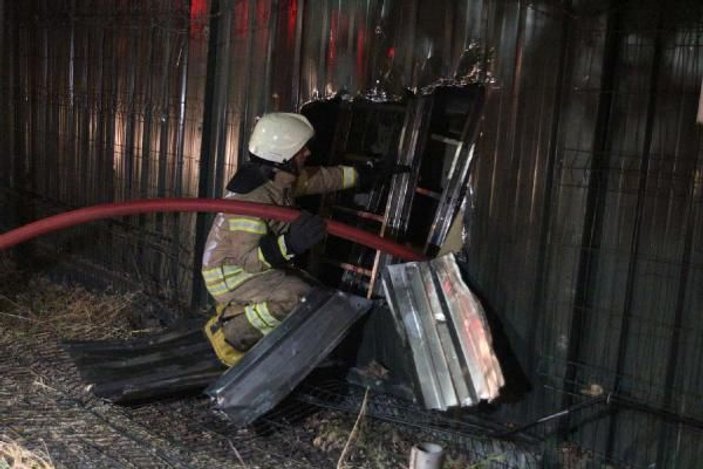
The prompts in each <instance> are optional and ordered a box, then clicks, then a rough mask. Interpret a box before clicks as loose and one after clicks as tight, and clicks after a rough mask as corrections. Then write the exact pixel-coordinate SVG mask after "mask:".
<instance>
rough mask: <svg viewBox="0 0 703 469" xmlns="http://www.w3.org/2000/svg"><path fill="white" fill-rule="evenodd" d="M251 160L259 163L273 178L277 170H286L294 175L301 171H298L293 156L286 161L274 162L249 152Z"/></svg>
mask: <svg viewBox="0 0 703 469" xmlns="http://www.w3.org/2000/svg"><path fill="white" fill-rule="evenodd" d="M249 161H251V162H252V163H255V164H257V165H258V166H260V167H261V168H262V169H264V172H265V174H266V177H268V178H269V179H273V177H274V174H275V172H276V171H284V172H286V173H290V174H292V175H294V176H298V175H299V173H300V171H298V166H297V165H296V164H295V162H294V161H293V158H291V159H289V160H288V161H286V162H284V163H274V162H273V161H268V160H265V159H263V158H259V157H258V156H256V155H254V154H252V153H249Z"/></svg>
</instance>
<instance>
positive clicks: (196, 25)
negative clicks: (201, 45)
mask: <svg viewBox="0 0 703 469" xmlns="http://www.w3.org/2000/svg"><path fill="white" fill-rule="evenodd" d="M207 4H208V1H207V0H191V2H190V35H191V36H192V37H193V38H197V37H202V35H203V31H204V30H205V26H207V23H208V21H207Z"/></svg>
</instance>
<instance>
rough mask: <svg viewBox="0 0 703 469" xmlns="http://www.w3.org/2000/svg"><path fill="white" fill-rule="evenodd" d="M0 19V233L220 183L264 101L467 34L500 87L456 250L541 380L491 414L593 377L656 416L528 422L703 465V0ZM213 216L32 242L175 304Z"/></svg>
mask: <svg viewBox="0 0 703 469" xmlns="http://www.w3.org/2000/svg"><path fill="white" fill-rule="evenodd" d="M0 24H2V31H1V34H0V67H1V68H2V70H3V73H2V74H0V88H1V89H2V93H0V106H1V107H2V112H0V152H1V153H2V155H3V157H2V158H0V178H1V179H2V186H3V189H2V191H0V196H1V197H2V201H3V202H2V224H3V225H4V226H5V227H9V226H14V225H18V224H20V223H22V222H24V221H27V220H29V219H34V218H39V217H41V216H42V215H45V214H48V213H54V212H56V211H62V210H65V209H68V208H72V207H78V206H84V205H89V204H93V203H97V202H104V201H112V200H126V199H134V198H141V197H157V196H208V197H213V196H217V195H219V194H220V193H221V190H222V187H223V185H224V182H225V180H226V179H227V178H228V177H229V176H230V175H231V174H232V172H233V171H234V168H235V167H236V161H237V155H238V152H239V150H240V149H241V148H242V147H243V142H244V141H245V138H246V135H247V131H248V129H249V128H250V127H251V124H252V122H253V120H254V119H255V117H256V116H257V115H258V114H260V113H262V112H263V111H269V110H292V109H296V108H298V107H299V106H300V104H301V103H303V102H305V101H307V100H309V99H313V98H318V97H324V96H328V95H330V94H331V93H334V92H336V91H338V90H340V89H347V90H349V91H351V92H357V91H362V92H363V91H364V90H367V89H368V88H369V87H371V86H373V85H374V84H376V82H377V80H380V83H381V85H382V86H383V87H384V88H385V89H387V90H389V91H390V92H400V91H402V87H403V86H407V87H409V88H411V89H412V88H414V87H416V86H419V85H422V84H424V83H426V80H427V79H428V77H437V76H444V77H447V76H451V75H452V73H453V70H454V69H455V67H456V66H457V62H458V59H459V56H460V54H461V52H462V51H463V50H464V49H465V48H466V47H467V46H468V44H469V43H470V42H471V41H472V40H474V39H478V40H479V41H480V43H481V44H483V46H485V48H486V50H488V51H490V54H489V56H490V57H491V60H490V71H491V73H492V74H493V76H494V77H495V83H494V84H492V85H491V86H490V90H489V93H488V100H487V105H486V110H487V111H486V115H485V118H484V122H483V129H482V132H483V133H482V138H481V140H480V142H479V152H478V155H479V156H478V160H477V161H478V164H477V166H476V168H475V173H474V176H473V186H474V196H475V197H474V205H473V207H472V210H470V212H469V214H470V222H469V228H470V229H469V238H468V239H469V242H468V247H467V253H468V257H469V260H470V271H471V276H472V277H473V280H474V282H475V283H476V284H477V285H478V286H479V287H480V289H481V290H482V291H483V293H484V295H485V297H486V299H487V302H488V303H490V308H491V309H492V310H494V311H495V312H496V314H497V315H498V317H499V318H500V319H501V321H502V323H503V327H504V329H505V331H506V334H507V336H508V338H509V340H510V343H511V345H512V348H513V349H514V351H515V353H516V355H517V356H518V358H519V361H520V364H521V365H522V367H523V369H524V370H525V371H526V373H527V374H528V376H529V377H530V379H531V383H532V387H533V389H532V392H531V393H529V394H528V395H527V396H526V397H525V398H524V399H523V400H522V401H521V402H519V403H517V404H511V405H503V406H502V407H501V410H500V412H499V413H498V414H494V417H496V418H498V417H500V418H502V419H506V420H514V421H522V422H527V421H530V420H531V419H534V418H537V417H539V416H541V415H543V414H546V413H549V412H550V411H556V410H558V409H561V408H564V407H566V406H570V405H573V404H579V403H581V402H583V400H584V399H585V398H586V397H587V395H588V394H589V393H590V394H593V393H594V392H597V391H598V390H599V389H600V388H602V389H604V390H605V392H606V393H608V392H613V396H614V397H617V398H619V399H621V400H627V401H628V402H630V403H631V404H633V405H632V406H631V407H633V406H635V407H637V406H639V407H640V408H641V407H647V409H648V410H649V413H647V412H643V411H642V410H637V411H634V410H624V409H623V408H622V407H614V406H608V407H606V406H605V405H603V404H598V405H596V406H594V407H589V408H587V409H585V410H581V411H579V412H576V413H574V414H573V415H572V416H571V417H569V419H568V421H567V420H565V419H559V420H554V421H553V422H552V423H551V424H550V425H547V426H543V427H541V428H542V430H543V431H544V432H545V433H546V432H555V433H554V434H556V435H557V436H558V437H557V438H556V439H553V440H550V441H557V442H568V441H573V442H575V443H576V444H578V445H580V446H582V447H583V448H585V449H586V450H588V451H587V452H586V453H581V454H580V455H581V456H585V457H591V458H594V460H596V461H601V462H602V461H605V460H609V459H612V460H614V461H627V462H629V463H631V464H634V465H636V466H648V465H650V464H657V465H659V466H666V467H670V466H671V467H673V466H678V467H693V466H695V465H696V462H697V461H698V460H699V459H700V458H701V456H702V454H701V452H702V451H703V449H701V448H702V447H703V445H700V442H701V433H700V430H694V429H692V426H695V425H697V422H699V421H701V420H703V408H701V404H700V402H701V399H700V397H701V394H703V376H701V367H700V365H699V362H700V357H701V354H702V353H703V339H702V338H703V334H701V333H702V332H703V331H702V330H701V326H700V324H699V323H700V321H699V320H698V319H699V318H698V316H699V315H700V311H701V307H702V306H703V273H702V266H703V259H702V257H703V252H702V251H701V246H703V239H702V237H703V227H702V226H701V202H702V197H703V190H702V189H703V188H702V186H703V177H701V170H702V166H703V162H702V159H703V157H702V155H701V144H700V143H701V130H700V128H699V127H697V126H696V124H695V113H696V106H697V102H698V99H697V98H698V93H699V90H700V83H701V79H702V77H703V47H702V44H701V42H702V40H703V38H702V37H701V35H702V34H703V7H702V6H701V5H700V2H697V1H685V0H675V1H671V2H655V1H644V2H642V1H637V2H636V1H630V2H626V1H612V2H607V1H605V0H602V1H597V2H593V1H586V0H573V1H566V0H565V1H563V2H561V1H556V0H551V1H548V0H544V1H537V2H524V1H518V0H507V1H505V0H466V1H461V2H458V1H453V0H437V1H434V2H423V1H419V0H405V1H402V0H397V1H384V0H335V1H332V0H321V1H315V2H312V1H307V2H306V1H303V0H278V1H275V0H212V1H211V2H209V1H205V0H191V1H190V2H187V1H185V0H184V1H183V2H171V1H165V0H161V1H159V0H149V1H136V0H121V1H120V0H101V1H97V0H92V1H91V0H61V1H58V0H55V1H49V0H33V1H28V2H7V1H4V0H0ZM20 204H21V206H20ZM208 221H209V218H208V217H207V216H201V217H199V218H198V217H196V216H194V215H192V214H182V215H163V216H157V215H154V216H142V217H132V218H131V219H126V220H122V221H115V222H113V223H109V224H96V225H94V226H91V227H88V228H85V227H84V228H81V229H75V230H71V231H70V233H64V234H61V235H55V236H51V237H47V238H45V239H48V240H50V241H51V243H53V244H54V245H56V246H59V247H60V249H61V250H62V251H63V252H71V253H75V254H80V255H81V256H84V257H88V258H90V259H92V260H93V261H94V262H97V263H98V264H101V265H104V266H106V267H109V268H111V269H114V270H117V271H121V272H125V273H126V274H128V275H129V276H131V277H133V278H139V279H141V280H142V281H143V282H144V284H145V285H147V286H150V287H151V288H152V289H155V290H157V291H158V292H159V293H161V294H162V295H165V296H167V297H170V298H173V299H176V300H179V301H181V302H188V301H190V297H191V293H192V291H193V281H194V279H195V281H196V282H197V278H198V276H197V272H195V270H197V269H196V266H197V262H196V260H197V257H198V254H197V253H198V248H199V247H200V246H201V245H202V242H203V236H204V234H205V230H206V229H207V226H208ZM196 291H197V289H196ZM196 297H197V295H196ZM584 390H585V391H588V392H584ZM653 412H654V413H653ZM655 415H657V416H655ZM681 415H684V416H686V417H687V418H688V419H689V421H688V423H687V424H683V423H681V421H678V422H677V421H676V420H675V417H677V416H681ZM560 444H561V443H560ZM565 454H566V453H565ZM570 455H572V453H568V454H567V456H564V457H568V456H570Z"/></svg>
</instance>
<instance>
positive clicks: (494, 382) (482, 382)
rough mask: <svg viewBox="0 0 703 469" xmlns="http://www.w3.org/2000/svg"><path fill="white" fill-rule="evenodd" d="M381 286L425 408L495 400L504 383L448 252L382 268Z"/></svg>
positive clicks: (476, 306) (476, 305) (476, 307)
mask: <svg viewBox="0 0 703 469" xmlns="http://www.w3.org/2000/svg"><path fill="white" fill-rule="evenodd" d="M383 287H384V291H385V294H386V298H387V300H388V304H389V306H390V308H391V311H392V313H393V317H394V319H395V320H396V321H397V322H399V327H402V328H403V329H404V331H405V337H406V338H407V341H408V342H409V344H410V349H411V354H412V359H413V362H414V368H415V373H416V374H417V377H418V383H419V387H420V390H421V393H422V399H423V401H424V404H425V406H426V407H427V408H429V409H440V410H446V409H448V408H450V407H457V406H461V407H465V406H470V405H474V404H477V403H479V402H480V401H482V400H487V401H492V400H493V399H495V398H496V397H498V394H499V391H500V388H501V387H502V386H503V385H504V384H505V383H504V379H503V374H502V371H501V367H500V364H499V363H498V359H497V358H496V356H495V353H494V351H493V346H492V338H491V333H490V330H489V328H488V324H487V322H486V319H485V313H484V312H483V309H482V307H481V304H480V302H479V301H478V300H477V299H476V297H475V296H474V295H473V294H472V293H471V291H470V290H469V288H468V287H467V286H466V284H465V283H464V282H463V280H462V278H461V274H460V272H459V269H458V266H457V264H456V261H455V259H454V255H453V254H449V255H447V256H443V257H440V258H437V259H434V260H432V261H428V262H409V263H406V264H396V265H392V266H388V267H387V268H386V271H385V273H384V278H383Z"/></svg>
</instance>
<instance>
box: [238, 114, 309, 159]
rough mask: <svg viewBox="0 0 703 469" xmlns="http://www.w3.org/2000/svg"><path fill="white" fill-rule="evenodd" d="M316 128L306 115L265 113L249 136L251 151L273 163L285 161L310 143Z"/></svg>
mask: <svg viewBox="0 0 703 469" xmlns="http://www.w3.org/2000/svg"><path fill="white" fill-rule="evenodd" d="M313 135H315V129H313V127H312V124H310V121H308V120H307V119H306V118H305V116H303V115H301V114H293V113H289V112H273V113H271V114H264V115H263V116H262V117H261V119H259V120H258V122H257V123H256V126H254V131H253V132H252V133H251V137H250V138H249V151H250V152H251V154H253V155H255V156H258V157H259V158H261V159H264V160H267V161H271V162H273V163H285V162H286V161H288V160H290V159H291V158H292V157H293V156H294V155H295V154H296V153H298V151H300V149H301V148H303V147H304V146H305V144H306V143H308V140H310V139H311V138H312V137H313Z"/></svg>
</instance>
